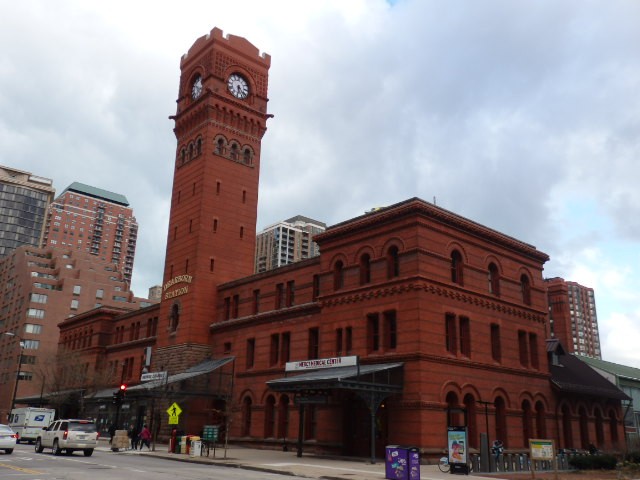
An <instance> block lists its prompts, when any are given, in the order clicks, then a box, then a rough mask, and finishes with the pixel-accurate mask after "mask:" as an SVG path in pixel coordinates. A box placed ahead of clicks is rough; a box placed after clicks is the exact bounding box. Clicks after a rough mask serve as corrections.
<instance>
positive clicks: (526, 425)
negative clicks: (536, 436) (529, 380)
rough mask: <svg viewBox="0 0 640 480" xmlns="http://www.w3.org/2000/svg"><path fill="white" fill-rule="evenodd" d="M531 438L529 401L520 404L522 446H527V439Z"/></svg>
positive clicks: (531, 419) (531, 426) (531, 416)
mask: <svg viewBox="0 0 640 480" xmlns="http://www.w3.org/2000/svg"><path fill="white" fill-rule="evenodd" d="M530 438H533V414H532V411H531V404H530V403H529V400H524V401H523V402H522V445H524V446H525V447H526V446H527V445H529V439H530Z"/></svg>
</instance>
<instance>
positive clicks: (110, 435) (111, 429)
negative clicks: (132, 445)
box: [109, 423, 116, 445]
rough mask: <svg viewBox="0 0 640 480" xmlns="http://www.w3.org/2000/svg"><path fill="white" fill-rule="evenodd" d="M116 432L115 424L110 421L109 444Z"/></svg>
mask: <svg viewBox="0 0 640 480" xmlns="http://www.w3.org/2000/svg"><path fill="white" fill-rule="evenodd" d="M115 434H116V424H115V423H112V424H111V426H110V427H109V445H111V442H112V441H113V437H114V436H115Z"/></svg>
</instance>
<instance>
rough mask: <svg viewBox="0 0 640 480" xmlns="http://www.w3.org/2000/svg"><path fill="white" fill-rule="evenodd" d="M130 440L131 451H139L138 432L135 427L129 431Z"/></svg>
mask: <svg viewBox="0 0 640 480" xmlns="http://www.w3.org/2000/svg"><path fill="white" fill-rule="evenodd" d="M129 440H131V449H132V450H137V449H138V432H137V431H136V427H134V426H133V425H131V428H130V429H129Z"/></svg>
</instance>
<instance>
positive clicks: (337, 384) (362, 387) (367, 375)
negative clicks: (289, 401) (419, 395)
mask: <svg viewBox="0 0 640 480" xmlns="http://www.w3.org/2000/svg"><path fill="white" fill-rule="evenodd" d="M403 365H404V364H403V363H383V364H371V365H360V366H351V367H335V368H325V369H321V370H314V371H312V372H307V373H302V374H299V375H292V376H286V377H283V378H278V379H275V380H270V381H268V382H267V385H268V386H269V388H271V389H272V390H274V391H276V392H305V391H309V390H332V389H343V390H358V391H370V392H378V393H399V392H401V391H402V383H403V381H402V366H403Z"/></svg>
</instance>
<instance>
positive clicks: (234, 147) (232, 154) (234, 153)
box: [229, 143, 238, 160]
mask: <svg viewBox="0 0 640 480" xmlns="http://www.w3.org/2000/svg"><path fill="white" fill-rule="evenodd" d="M229 156H230V157H231V160H238V145H236V144H235V143H234V144H233V145H231V152H230V154H229Z"/></svg>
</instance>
